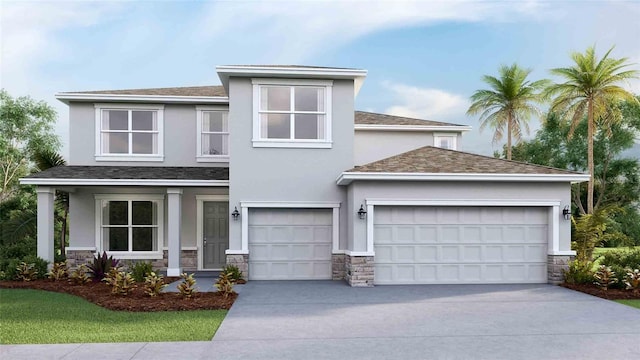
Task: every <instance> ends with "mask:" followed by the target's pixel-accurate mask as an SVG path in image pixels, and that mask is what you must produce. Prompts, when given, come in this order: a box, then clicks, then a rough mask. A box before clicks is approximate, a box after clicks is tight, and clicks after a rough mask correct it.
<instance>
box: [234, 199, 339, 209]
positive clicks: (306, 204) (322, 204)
mask: <svg viewBox="0 0 640 360" xmlns="http://www.w3.org/2000/svg"><path fill="white" fill-rule="evenodd" d="M240 206H241V207H243V208H339V207H340V203H339V202H332V201H241V202H240Z"/></svg>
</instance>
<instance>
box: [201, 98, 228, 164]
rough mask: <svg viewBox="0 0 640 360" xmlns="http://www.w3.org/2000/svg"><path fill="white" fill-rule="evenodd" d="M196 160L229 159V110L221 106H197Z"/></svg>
mask: <svg viewBox="0 0 640 360" xmlns="http://www.w3.org/2000/svg"><path fill="white" fill-rule="evenodd" d="M196 111H197V113H198V114H197V116H196V118H197V122H198V124H197V131H198V139H197V144H196V146H197V153H196V154H197V161H198V162H206V161H229V112H228V111H227V110H226V109H225V108H222V107H215V106H197V107H196Z"/></svg>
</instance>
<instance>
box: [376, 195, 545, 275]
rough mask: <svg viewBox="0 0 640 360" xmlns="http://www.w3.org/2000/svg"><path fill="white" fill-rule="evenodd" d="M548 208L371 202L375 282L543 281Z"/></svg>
mask: <svg viewBox="0 0 640 360" xmlns="http://www.w3.org/2000/svg"><path fill="white" fill-rule="evenodd" d="M547 223H548V211H547V208H543V207H538V208H528V207H428V206H416V207H411V206H395V207H394V206H376V207H375V208H374V248H375V280H374V283H376V284H474V283H477V284H489V283H546V282H547V238H548V231H547V228H548V226H547Z"/></svg>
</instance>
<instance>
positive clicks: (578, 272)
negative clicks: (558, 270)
mask: <svg viewBox="0 0 640 360" xmlns="http://www.w3.org/2000/svg"><path fill="white" fill-rule="evenodd" d="M592 269H593V263H592V262H591V261H580V260H574V261H572V262H571V263H570V264H569V270H566V271H565V272H564V281H565V282H566V283H567V284H576V285H582V284H592V283H593V270H592Z"/></svg>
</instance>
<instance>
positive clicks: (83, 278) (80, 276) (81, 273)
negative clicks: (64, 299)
mask: <svg viewBox="0 0 640 360" xmlns="http://www.w3.org/2000/svg"><path fill="white" fill-rule="evenodd" d="M90 281H91V277H90V276H89V268H88V267H87V265H85V264H82V265H80V266H78V267H77V268H76V269H75V270H73V271H72V272H71V275H70V276H69V282H71V283H74V284H76V285H82V284H86V283H88V282H90Z"/></svg>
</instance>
